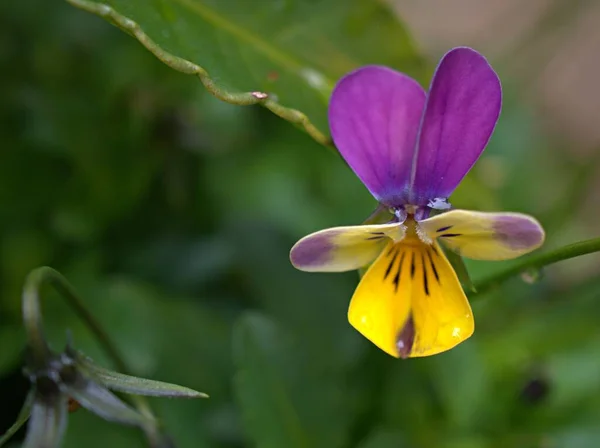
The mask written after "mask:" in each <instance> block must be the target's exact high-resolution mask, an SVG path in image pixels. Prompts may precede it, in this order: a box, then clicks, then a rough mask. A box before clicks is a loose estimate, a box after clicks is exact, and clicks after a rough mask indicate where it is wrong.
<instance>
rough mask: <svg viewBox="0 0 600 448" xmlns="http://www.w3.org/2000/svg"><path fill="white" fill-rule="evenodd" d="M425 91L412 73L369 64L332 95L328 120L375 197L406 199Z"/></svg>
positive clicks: (342, 82)
mask: <svg viewBox="0 0 600 448" xmlns="http://www.w3.org/2000/svg"><path fill="white" fill-rule="evenodd" d="M424 104H425V92H424V91H423V89H422V88H421V86H420V85H419V84H418V83H417V82H416V81H415V80H413V79H412V78H409V77H408V76H406V75H403V74H402V73H398V72H396V71H394V70H392V69H389V68H387V67H380V66H368V67H363V68H360V69H358V70H356V71H354V72H352V73H350V74H348V75H346V76H345V77H344V78H342V79H341V80H340V81H339V82H338V84H337V86H336V88H335V89H334V91H333V94H332V96H331V102H330V104H329V125H330V127H331V135H332V137H333V140H334V142H335V144H336V146H337V148H338V150H339V151H340V153H341V154H342V156H343V157H344V159H345V160H346V162H348V165H350V167H351V168H352V170H353V171H354V172H355V173H356V175H357V176H358V177H359V178H360V180H361V181H362V182H363V184H365V186H366V187H367V188H368V189H369V191H370V192H371V194H372V195H373V196H375V198H376V199H377V200H378V201H379V202H382V203H384V204H386V205H395V204H398V203H402V202H404V200H405V199H406V198H407V193H408V186H409V183H410V171H411V166H412V159H413V154H414V148H415V145H416V139H417V132H418V128H419V123H420V120H421V115H422V113H423V107H424Z"/></svg>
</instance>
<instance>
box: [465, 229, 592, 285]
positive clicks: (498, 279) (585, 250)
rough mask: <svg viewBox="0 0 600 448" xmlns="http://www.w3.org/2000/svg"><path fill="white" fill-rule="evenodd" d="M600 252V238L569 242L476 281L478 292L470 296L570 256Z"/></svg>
mask: <svg viewBox="0 0 600 448" xmlns="http://www.w3.org/2000/svg"><path fill="white" fill-rule="evenodd" d="M593 252H600V238H593V239H591V240H586V241H580V242H578V243H573V244H569V245H568V246H564V247H561V248H558V249H555V250H553V251H550V252H546V253H541V254H537V255H533V256H531V257H527V258H524V259H523V260H521V261H520V262H519V263H517V264H515V265H513V266H511V267H510V268H508V269H506V270H505V271H502V272H499V273H497V274H494V275H491V276H490V277H488V278H485V279H483V280H480V281H478V282H475V290H476V291H477V292H476V293H472V294H469V297H474V296H476V295H479V294H483V293H485V292H487V291H489V290H490V289H492V288H494V287H495V286H497V285H499V284H500V283H502V282H504V281H505V280H508V279H509V278H511V277H514V276H516V275H519V274H521V273H523V272H525V271H527V270H530V269H541V268H543V267H544V266H548V265H550V264H553V263H557V262H559V261H563V260H568V259H569V258H575V257H579V256H581V255H586V254H591V253H593Z"/></svg>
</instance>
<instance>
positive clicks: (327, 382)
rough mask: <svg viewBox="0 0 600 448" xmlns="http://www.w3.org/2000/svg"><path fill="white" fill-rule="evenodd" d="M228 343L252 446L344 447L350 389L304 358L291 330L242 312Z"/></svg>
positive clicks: (340, 379)
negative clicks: (234, 365) (231, 342)
mask: <svg viewBox="0 0 600 448" xmlns="http://www.w3.org/2000/svg"><path fill="white" fill-rule="evenodd" d="M233 348H234V361H235V362H236V366H237V369H238V373H237V375H236V377H235V392H236V394H237V397H238V401H239V404H240V407H241V410H242V417H243V420H244V427H245V430H246V433H247V435H248V438H249V439H250V440H251V441H252V442H253V444H254V445H255V446H258V447H260V448H281V447H289V448H321V447H322V448H336V447H341V446H345V443H346V440H345V437H346V432H347V430H348V428H349V414H350V411H351V410H350V409H349V406H348V395H350V394H351V391H347V390H346V388H345V387H344V382H343V379H342V378H340V377H336V376H334V375H330V374H329V373H328V372H327V371H326V370H323V369H321V368H320V367H319V360H318V359H309V358H310V357H309V356H306V353H304V352H303V347H302V344H301V343H300V342H299V341H298V340H295V339H294V337H293V334H290V333H289V332H287V331H284V330H283V329H282V328H280V327H279V326H277V325H276V324H275V323H274V322H273V321H271V320H270V319H268V318H266V317H264V316H262V315H259V314H255V313H247V314H246V315H244V316H243V317H242V318H240V320H239V321H238V323H237V325H236V326H235V328H234V339H233Z"/></svg>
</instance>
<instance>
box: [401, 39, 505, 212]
mask: <svg viewBox="0 0 600 448" xmlns="http://www.w3.org/2000/svg"><path fill="white" fill-rule="evenodd" d="M501 105H502V88H501V85H500V80H499V79H498V76H497V75H496V73H495V72H494V70H493V69H492V67H491V66H490V65H489V63H488V62H487V60H486V59H485V58H484V57H483V56H482V55H480V54H479V53H477V52H476V51H475V50H472V49H470V48H466V47H460V48H455V49H453V50H450V51H449V52H448V53H446V55H445V56H444V57H443V58H442V60H441V61H440V63H439V65H438V67H437V70H436V72H435V74H434V76H433V80H432V82H431V88H430V90H429V94H428V98H427V104H426V106H425V113H424V115H423V122H422V124H421V130H420V132H419V139H418V146H417V150H416V152H415V163H414V166H413V172H412V179H411V191H410V200H411V203H413V204H415V205H426V204H427V201H428V200H430V199H434V198H447V197H448V196H450V194H451V193H452V192H453V191H454V189H455V188H456V187H457V186H458V184H459V183H460V181H461V180H462V179H463V177H464V176H465V175H466V174H467V172H468V171H469V170H470V169H471V167H472V166H473V164H474V163H475V162H476V161H477V159H478V158H479V156H480V155H481V153H482V151H483V149H484V148H485V146H486V145H487V142H488V140H489V139H490V137H491V135H492V132H493V131H494V127H495V126H496V122H497V120H498V116H499V115H500V109H501Z"/></svg>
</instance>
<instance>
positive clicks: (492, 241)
mask: <svg viewBox="0 0 600 448" xmlns="http://www.w3.org/2000/svg"><path fill="white" fill-rule="evenodd" d="M419 227H420V228H421V229H422V230H423V231H424V232H425V233H426V234H427V235H428V236H429V237H430V238H432V239H436V238H437V239H439V240H441V241H442V242H443V243H444V244H445V245H446V246H447V247H449V248H450V249H452V250H454V251H455V252H458V253H459V254H461V255H464V256H465V257H467V258H473V259H476V260H509V259H511V258H516V257H519V256H521V255H523V254H526V253H528V252H531V251H532V250H535V249H537V248H538V247H540V246H541V245H542V244H543V242H544V237H545V235H544V229H543V228H542V226H541V225H540V223H539V222H537V221H536V220H535V219H534V218H532V217H531V216H528V215H523V214H521V213H486V212H472V211H468V210H452V211H449V212H447V213H443V214H441V215H437V216H434V217H433V218H429V219H426V220H424V221H421V222H419Z"/></svg>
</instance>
